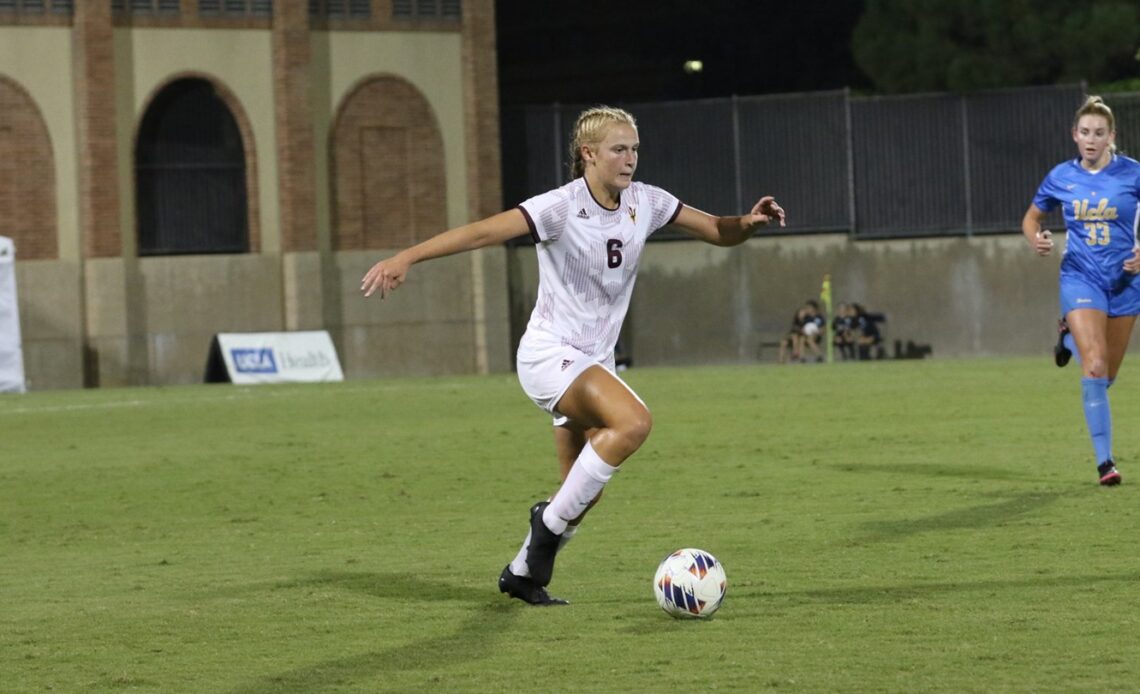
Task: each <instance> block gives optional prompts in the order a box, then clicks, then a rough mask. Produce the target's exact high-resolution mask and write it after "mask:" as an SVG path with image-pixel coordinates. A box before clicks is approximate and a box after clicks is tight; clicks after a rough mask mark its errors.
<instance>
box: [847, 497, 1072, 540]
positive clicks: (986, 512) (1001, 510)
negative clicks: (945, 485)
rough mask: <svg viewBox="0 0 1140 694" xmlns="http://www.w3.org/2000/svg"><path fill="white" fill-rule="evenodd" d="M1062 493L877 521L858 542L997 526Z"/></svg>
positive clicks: (1046, 504)
mask: <svg viewBox="0 0 1140 694" xmlns="http://www.w3.org/2000/svg"><path fill="white" fill-rule="evenodd" d="M1062 496H1065V494H1064V493H1062V492H1048V493H1041V492H1037V493H1033V494H1020V495H1018V496H1016V497H1014V498H1012V499H1008V500H1006V501H1002V502H1000V503H996V504H984V505H979V506H970V507H969V508H960V509H954V510H953V511H947V512H945V513H939V514H936V515H933V516H927V517H925V518H907V519H903V520H894V521H874V522H870V523H865V524H864V525H863V527H864V529H865V530H866V534H865V535H864V536H862V537H857V538H855V541H856V542H880V541H884V540H894V539H899V538H904V537H909V536H911V535H917V534H919V533H930V532H942V531H947V530H964V529H970V528H990V527H995V526H999V525H1001V524H1003V523H1006V522H1008V521H1010V520H1013V519H1014V518H1017V517H1018V516H1023V515H1025V514H1027V513H1030V512H1032V511H1036V510H1038V509H1040V508H1043V507H1045V506H1048V505H1049V504H1051V503H1053V502H1054V501H1056V500H1057V499H1059V498H1061V497H1062Z"/></svg>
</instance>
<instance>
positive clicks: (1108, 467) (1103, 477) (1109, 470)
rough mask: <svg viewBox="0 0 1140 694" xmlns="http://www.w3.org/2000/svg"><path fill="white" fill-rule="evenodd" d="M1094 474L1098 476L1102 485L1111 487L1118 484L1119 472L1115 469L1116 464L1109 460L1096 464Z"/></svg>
mask: <svg viewBox="0 0 1140 694" xmlns="http://www.w3.org/2000/svg"><path fill="white" fill-rule="evenodd" d="M1096 474H1097V475H1099V476H1100V485H1101V486H1102V487H1113V486H1116V485H1118V484H1120V473H1119V472H1117V471H1116V464H1115V463H1113V462H1112V461H1111V460H1106V461H1104V462H1103V463H1101V464H1100V465H1098V466H1097V468H1096Z"/></svg>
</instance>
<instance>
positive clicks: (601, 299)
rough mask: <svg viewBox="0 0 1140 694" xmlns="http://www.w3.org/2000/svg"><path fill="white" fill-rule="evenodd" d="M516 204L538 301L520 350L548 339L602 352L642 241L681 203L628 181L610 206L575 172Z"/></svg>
mask: <svg viewBox="0 0 1140 694" xmlns="http://www.w3.org/2000/svg"><path fill="white" fill-rule="evenodd" d="M519 209H521V210H522V212H523V215H524V216H525V217H526V221H527V224H528V225H529V226H530V233H531V236H532V237H533V238H534V240H535V243H536V244H537V245H536V249H537V252H538V300H537V301H536V302H535V306H534V311H533V312H532V313H531V315H530V322H529V323H528V324H527V329H526V334H525V335H523V338H522V342H521V344H520V345H519V352H520V354H522V353H524V352H525V351H527V350H534V349H541V348H543V347H547V346H550V345H551V344H552V343H554V344H563V345H570V346H572V347H574V348H575V349H578V350H581V351H582V352H584V353H586V354H588V355H590V356H592V357H594V358H595V359H598V360H599V361H601V360H604V359H606V358H607V357H609V355H611V354H612V353H613V350H614V345H615V344H617V339H618V332H619V331H620V330H621V324H622V321H623V320H624V319H625V314H626V311H627V310H628V309H629V300H630V296H631V295H632V294H633V284H634V281H635V280H636V279H637V265H638V262H639V261H640V260H641V251H642V250H643V249H644V248H645V240H646V239H648V238H649V235H650V234H652V233H653V232H654V231H656V230H658V229H660V228H661V227H663V226H665V225H666V224H669V223H670V222H672V221H673V220H674V219H676V218H677V215H678V214H679V213H680V212H681V202H680V201H679V200H677V198H676V197H674V196H673V195H672V194H670V193H669V192H667V191H665V190H662V189H661V188H657V187H655V186H651V185H647V184H645V183H639V182H633V183H631V184H630V186H629V188H627V189H626V190H625V191H623V192H622V194H621V200H620V202H619V204H618V207H617V209H614V210H609V209H606V208H604V207H602V206H601V205H600V204H599V203H598V202H597V201H596V200H595V199H594V196H593V195H592V194H591V193H590V189H589V187H588V186H587V185H586V180H585V179H584V178H578V179H575V180H574V181H571V182H570V183H567V184H566V185H564V186H562V187H561V188H556V189H554V190H552V191H550V192H547V193H543V194H542V195H537V196H535V197H533V198H530V199H529V200H527V201H525V202H523V203H522V204H521V205H519Z"/></svg>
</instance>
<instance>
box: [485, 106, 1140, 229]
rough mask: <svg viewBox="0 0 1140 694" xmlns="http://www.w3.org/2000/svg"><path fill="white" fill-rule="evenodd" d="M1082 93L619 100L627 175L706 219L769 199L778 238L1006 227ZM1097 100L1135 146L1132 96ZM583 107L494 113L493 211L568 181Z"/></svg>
mask: <svg viewBox="0 0 1140 694" xmlns="http://www.w3.org/2000/svg"><path fill="white" fill-rule="evenodd" d="M1084 94H1085V88H1084V86H1083V85H1066V86H1057V87H1033V88H1023V89H1007V90H1000V91H987V92H981V93H977V94H970V95H951V94H922V95H912V96H891V97H856V96H851V95H850V94H849V93H847V92H846V91H834V92H818V93H808V94H788V95H778V96H753V97H732V98H725V99H710V100H701V101H683V102H682V101H678V102H663V103H644V104H628V105H624V107H625V108H627V109H628V110H629V111H631V112H632V113H633V114H634V116H635V117H636V118H637V121H638V129H639V132H640V135H641V140H642V147H641V160H640V163H639V166H638V179H640V180H643V181H646V182H649V183H653V184H654V185H658V186H661V187H663V188H665V189H667V190H669V191H670V192H672V193H674V194H675V195H677V196H678V197H679V198H681V199H682V200H683V201H685V202H686V203H688V204H690V205H693V206H694V207H698V208H701V209H705V210H708V211H710V212H714V213H719V214H726V213H730V212H736V211H742V210H745V209H747V207H748V206H749V205H751V204H752V203H753V202H754V201H755V200H756V199H757V198H758V197H759V196H760V195H762V194H772V195H775V196H776V197H777V199H779V200H780V202H781V204H782V205H783V206H784V207H785V208H786V209H787V210H788V211H789V223H788V227H787V229H786V230H785V231H784V232H783V233H788V234H803V233H813V232H847V233H850V234H851V235H853V236H854V237H855V238H857V239H872V238H898V237H908V236H910V237H914V236H941V235H972V234H987V233H1003V232H1011V231H1017V230H1019V229H1020V226H1021V218H1022V215H1023V214H1024V213H1025V208H1026V207H1027V206H1028V205H1029V202H1030V200H1031V199H1032V197H1033V194H1034V192H1035V191H1036V190H1037V186H1038V185H1039V184H1040V182H1041V179H1042V178H1044V176H1045V174H1046V173H1047V172H1048V171H1049V169H1050V168H1052V167H1053V166H1054V165H1056V164H1057V163H1058V162H1060V161H1063V160H1064V159H1066V158H1069V157H1074V156H1076V147H1075V145H1074V144H1073V142H1072V139H1071V137H1070V135H1069V127H1070V123H1071V120H1072V117H1073V114H1074V112H1075V111H1076V109H1077V108H1078V107H1079V106H1080V105H1081V103H1083V100H1084ZM1105 101H1106V102H1107V103H1108V104H1109V106H1110V107H1112V109H1113V111H1114V112H1115V113H1116V116H1117V125H1116V128H1117V145H1118V146H1119V147H1121V148H1122V149H1123V150H1124V151H1125V152H1126V153H1129V152H1130V153H1131V154H1133V155H1134V156H1135V155H1136V154H1140V93H1130V94H1120V93H1117V94H1108V95H1106V96H1105ZM585 107H586V106H584V105H557V104H556V105H553V106H527V107H520V108H514V109H505V110H504V112H503V114H502V119H503V146H504V147H503V151H504V158H503V161H504V166H503V190H504V202H505V203H506V205H508V206H513V205H515V204H517V203H519V202H521V201H522V200H524V199H526V198H528V197H530V196H531V195H535V194H537V193H541V192H543V191H546V190H549V189H551V188H554V187H557V186H558V185H561V184H562V183H564V182H565V181H566V180H567V178H568V176H569V174H568V171H569V165H568V157H569V145H568V142H569V137H570V129H571V128H572V127H573V124H574V120H575V118H576V117H577V115H578V113H579V112H580V111H581V110H582V109H583V108H585ZM1129 143H1134V144H1132V145H1131V146H1129ZM1059 219H1060V217H1059V215H1058V216H1055V218H1054V220H1053V221H1052V223H1053V224H1056V223H1057V221H1058V220H1059ZM662 236H664V237H668V236H670V234H668V233H665V232H662Z"/></svg>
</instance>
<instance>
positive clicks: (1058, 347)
mask: <svg viewBox="0 0 1140 694" xmlns="http://www.w3.org/2000/svg"><path fill="white" fill-rule="evenodd" d="M1068 334H1069V324H1068V323H1066V322H1065V319H1064V318H1062V319H1061V320H1059V321H1057V344H1055V345H1053V362H1054V363H1056V364H1057V366H1064V365H1065V364H1068V363H1069V360H1070V359H1072V357H1073V352H1072V350H1070V349H1069V348H1068V347H1066V346H1065V336H1066V335H1068ZM1102 484H1103V483H1102Z"/></svg>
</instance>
